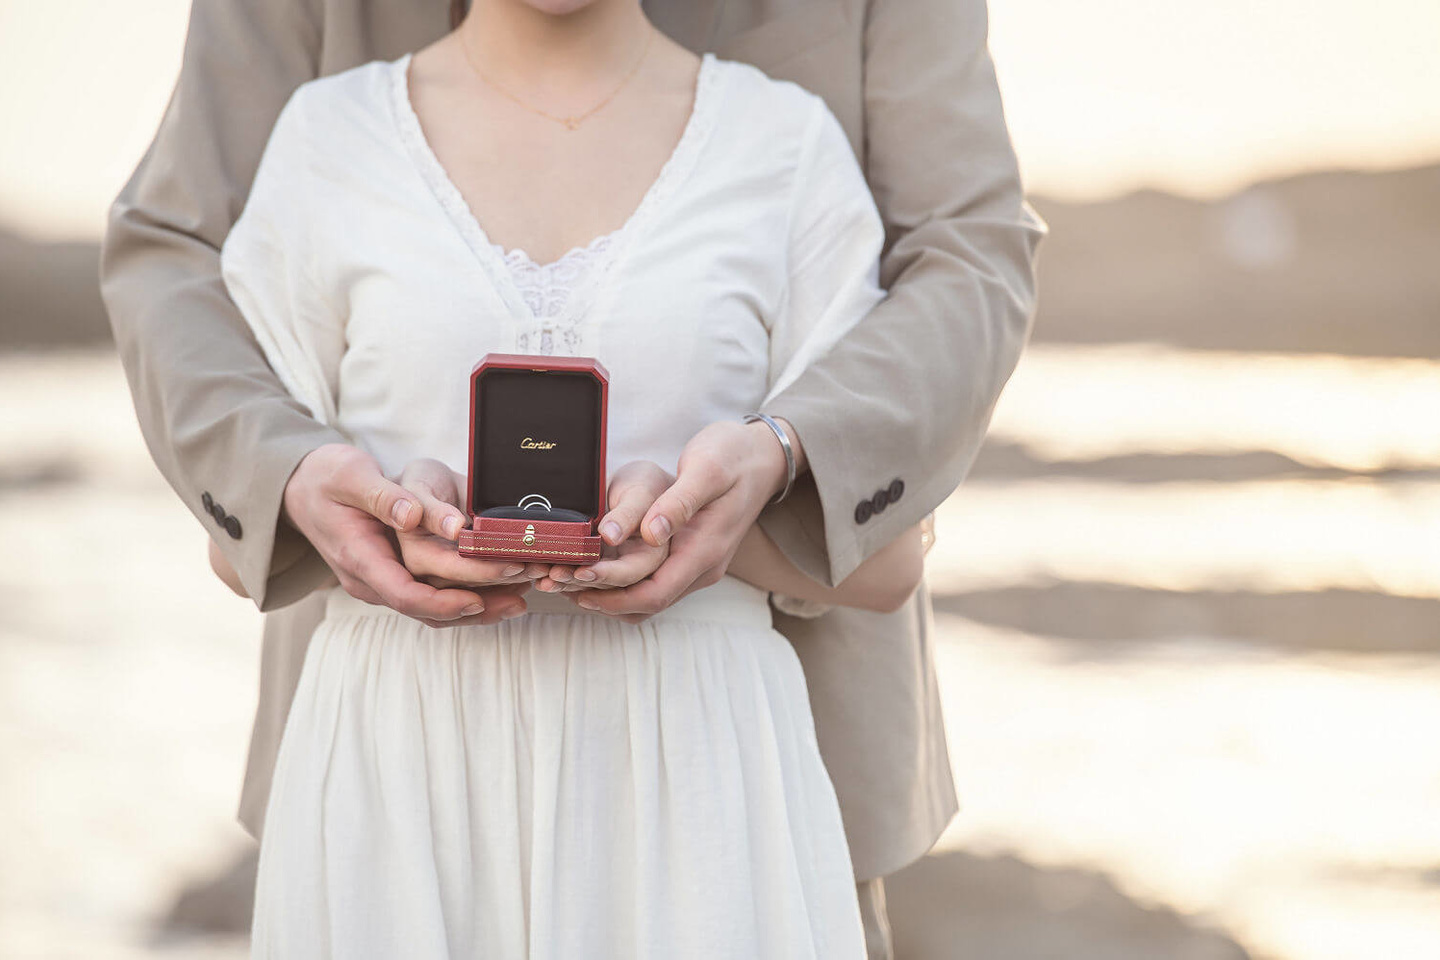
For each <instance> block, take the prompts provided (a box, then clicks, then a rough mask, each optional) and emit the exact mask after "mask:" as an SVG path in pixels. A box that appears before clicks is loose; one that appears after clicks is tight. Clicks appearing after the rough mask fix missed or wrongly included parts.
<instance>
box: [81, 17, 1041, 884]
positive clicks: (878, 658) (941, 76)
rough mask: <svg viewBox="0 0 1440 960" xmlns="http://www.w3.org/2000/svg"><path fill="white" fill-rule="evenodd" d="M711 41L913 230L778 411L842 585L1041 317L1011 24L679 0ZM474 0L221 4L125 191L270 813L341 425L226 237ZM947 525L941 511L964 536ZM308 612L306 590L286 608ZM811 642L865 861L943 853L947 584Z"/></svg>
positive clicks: (147, 373)
mask: <svg viewBox="0 0 1440 960" xmlns="http://www.w3.org/2000/svg"><path fill="white" fill-rule="evenodd" d="M646 10H647V12H648V13H649V15H650V16H651V18H652V19H653V20H654V21H655V23H656V25H657V26H659V27H660V29H662V30H663V31H665V32H666V33H668V34H669V35H670V36H672V37H674V38H675V39H677V40H678V41H680V42H681V43H684V44H685V45H686V46H688V47H690V48H691V49H693V50H696V51H700V50H713V51H715V52H716V53H717V54H718V55H719V56H721V57H725V58H729V59H735V60H744V61H748V62H750V63H753V64H755V65H757V66H759V67H760V68H761V69H763V70H765V71H766V72H767V73H769V74H770V75H771V76H774V77H778V78H783V79H789V80H794V81H796V82H798V83H800V84H801V85H803V86H805V87H807V88H809V89H810V90H812V91H814V92H816V93H818V94H820V95H821V96H823V97H824V98H825V100H826V101H827V102H828V103H829V105H830V108H831V109H832V110H833V111H834V113H835V115H836V116H837V117H839V119H840V121H841V123H842V124H843V125H844V127H845V130H846V132H847V133H848V135H849V137H850V142H851V145H852V146H853V147H854V148H855V151H856V153H857V155H858V156H859V157H860V159H861V161H862V163H863V165H864V168H865V170H866V173H867V177H868V178H869V181H870V185H871V187H872V189H873V190H874V193H875V198H876V201H877V203H878V205H879V208H880V211H881V214H882V215H883V217H884V219H885V221H886V226H887V245H886V255H885V260H884V262H883V265H882V280H883V282H884V285H885V286H886V287H887V288H888V289H889V291H890V295H889V297H888V298H887V299H886V300H885V301H884V302H883V303H882V304H881V305H880V306H879V307H877V308H876V310H875V311H874V313H873V314H872V315H871V316H870V317H869V318H867V320H866V321H865V322H864V323H861V324H860V325H858V326H857V327H856V328H855V330H854V331H853V332H852V333H850V334H849V335H847V337H846V338H845V339H844V340H843V341H841V342H840V343H839V344H838V345H837V346H836V347H835V349H834V350H833V351H832V352H831V353H830V354H829V355H827V356H825V357H824V358H823V359H821V360H820V361H819V362H818V363H817V364H816V365H815V367H814V368H813V369H812V370H810V371H809V372H808V373H807V374H806V375H804V376H802V377H801V378H800V379H799V380H797V381H796V383H795V384H794V385H793V386H792V387H790V388H789V389H788V390H787V391H786V392H785V393H784V394H782V395H781V396H780V397H778V398H777V399H776V400H775V402H774V403H773V404H772V405H771V406H769V407H767V408H766V412H768V413H771V414H774V415H777V416H783V417H786V418H788V419H789V420H790V422H791V423H793V424H794V425H795V426H796V428H797V430H798V431H799V434H800V436H801V437H802V438H803V439H804V442H805V449H806V451H807V454H808V456H809V459H810V463H811V465H812V474H811V476H810V479H807V481H806V482H805V483H804V484H803V485H802V486H801V487H800V488H799V489H798V490H797V493H796V495H794V496H792V497H791V499H790V500H789V501H787V502H786V503H785V504H783V505H781V506H780V507H774V508H770V509H769V510H767V512H766V513H765V514H764V515H763V516H762V518H761V523H762V525H763V526H764V528H765V530H766V531H767V532H768V533H769V534H770V535H771V536H772V537H773V538H774V539H775V541H776V542H777V543H778V544H779V545H780V547H781V548H782V549H783V550H784V551H785V552H786V554H787V555H789V556H790V557H791V559H792V560H793V561H794V562H796V563H797V564H798V565H799V566H800V567H801V568H802V569H804V570H806V571H808V572H809V573H810V574H811V575H812V576H814V577H816V578H817V579H822V580H826V581H829V582H832V583H833V582H837V581H839V580H841V579H843V578H844V577H845V576H846V575H847V574H849V573H850V572H851V571H852V570H853V569H854V568H855V567H856V566H857V565H858V564H859V563H860V562H861V561H862V560H863V559H864V558H865V557H866V556H868V555H869V554H870V553H871V552H872V551H874V550H875V549H876V548H877V547H879V546H881V545H883V544H885V543H887V542H888V541H890V540H891V539H893V538H894V537H895V536H896V535H897V534H898V533H900V532H901V531H902V530H904V529H905V528H907V527H909V526H911V525H912V524H915V523H916V522H918V521H919V520H920V519H921V518H922V517H923V516H924V515H925V514H926V513H928V512H929V511H931V510H933V509H934V508H935V507H936V506H937V505H938V504H939V503H940V501H941V500H943V499H944V498H945V497H946V496H948V495H949V494H950V492H951V491H952V490H954V489H955V487H956V485H957V484H959V482H960V481H961V479H962V478H963V476H964V474H965V472H966V470H967V469H968V468H969V465H970V463H971V461H972V460H973V458H974V455H975V453H976V450H977V449H978V447H979V445H980V441H981V438H982V436H983V434H984V431H985V428H986V426H987V424H988V421H989V417H990V412H991V409H992V407H993V405H994V403H995V400H996V398H997V397H998V395H999V393H1000V390H1001V388H1002V386H1003V385H1004V383H1005V381H1006V379H1007V378H1008V377H1009V376H1010V373H1011V371H1012V370H1013V369H1014V366H1015V363H1016V361H1017V359H1018V357H1019V354H1020V350H1021V348H1022V346H1023V344H1024V342H1025V340H1026V337H1027V336H1028V333H1029V329H1030V323H1031V317H1032V315H1033V307H1034V295H1035V288H1034V275H1033V260H1034V255H1035V250H1036V246H1037V244H1038V242H1039V239H1040V237H1041V236H1042V234H1043V226H1042V225H1041V224H1040V222H1039V220H1038V219H1036V218H1035V217H1034V216H1033V214H1032V213H1031V212H1030V210H1029V209H1028V207H1027V206H1026V205H1025V203H1024V201H1023V198H1022V195H1021V188H1020V181H1019V176H1018V173H1017V170H1016V163H1015V157H1014V154H1013V151H1012V149H1011V145H1010V140H1009V137H1008V134H1007V132H1006V128H1005V120H1004V116H1003V114H1002V112H1001V106H1000V96H999V92H998V89H997V87H996V82H995V76H994V71H993V68H992V66H991V61H990V57H989V54H988V52H987V50H986V46H985V36H986V11H985V6H984V0H653V2H647V4H646ZM449 15H450V2H449V0H195V2H194V5H193V9H192V13H191V22H190V32H189V36H188V38H187V41H186V46H185V57H184V65H183V68H182V71H181V74H180V79H179V82H178V84H177V86H176V88H175V92H174V95H173V98H172V99H171V102H170V105H169V107H168V109H167V110H166V113H165V117H164V120H163V121H162V122H161V125H160V128H159V131H158V132H157V134H156V136H155V141H154V143H153V144H152V145H151V147H150V150H149V152H147V154H146V155H145V158H144V159H143V160H142V161H141V163H140V166H139V167H138V169H137V170H136V171H135V174H134V176H133V177H132V178H131V180H130V182H129V184H128V185H127V186H126V187H125V189H124V191H123V192H122V193H121V195H120V197H119V198H118V199H117V200H116V202H115V205H114V207H113V209H112V212H111V218H110V226H109V231H108V233H107V236H106V242H105V245H104V249H103V259H102V268H101V269H102V288H103V291H104V295H105V301H106V304H107V306H108V308H109V310H110V316H111V322H112V325H113V327H114V332H115V339H116V342H117V344H118V346H119V349H120V354H121V358H122V360H123V362H124V365H125V369H126V372H127V374H128V376H129V380H130V386H131V390H132V393H133V395H134V399H135V406H136V411H137V413H138V415H139V420H140V425H141V429H142V431H143V433H144V435H145V438H146V442H147V443H148V444H149V447H150V451H151V453H152V455H153V456H154V458H155V461H156V463H157V464H158V465H159V467H160V469H161V471H162V472H163V473H164V474H165V476H166V478H167V479H168V480H169V481H170V483H171V484H172V485H173V486H174V487H175V489H176V491H177V492H178V493H179V494H180V495H181V497H183V498H184V500H185V502H186V503H187V504H188V505H189V506H190V508H191V509H192V510H193V511H194V512H195V514H196V516H197V517H198V518H199V519H200V520H201V522H202V523H204V524H205V525H206V527H207V529H208V530H209V531H210V534H211V536H212V537H214V538H215V540H216V541H217V542H218V543H219V545H220V546H221V548H222V549H223V550H224V552H225V554H226V556H227V557H228V559H229V560H230V562H231V563H232V564H233V565H234V566H235V568H236V570H237V571H238V572H239V574H240V577H241V579H242V580H243V581H244V583H245V585H246V586H247V588H248V589H249V592H250V595H251V596H253V597H255V598H257V602H258V604H259V605H260V608H261V609H262V610H266V611H275V612H272V613H271V614H270V616H269V617H268V618H267V622H266V629H265V639H264V646H263V650H262V654H261V684H260V701H259V707H258V709H257V711H256V722H255V731H254V736H253V739H252V742H251V749H250V758H249V765H248V768H247V770H246V777H245V786H244V790H243V793H242V798H241V806H240V819H241V821H242V822H243V823H244V824H245V826H246V827H247V828H248V829H249V830H250V831H251V832H252V833H254V834H256V835H257V836H258V834H259V829H260V826H261V822H262V820H263V815H264V809H265V802H266V797H267V795H268V790H269V785H270V775H271V770H272V766H273V764H274V759H275V753H276V751H277V749H278V746H279V741H280V735H281V732H282V730H283V729H284V724H285V718H286V715H287V713H288V710H289V706H290V700H291V698H292V696H293V693H294V689H295V684H296V681H297V679H298V676H299V672H300V666H301V664H302V663H303V660H304V652H305V646H306V643H307V640H308V638H309V636H310V634H311V631H312V629H313V626H314V624H315V623H316V621H317V619H318V616H319V609H318V605H317V603H316V599H315V597H313V596H311V597H310V598H309V599H306V600H304V602H298V603H297V601H301V600H302V599H303V598H306V597H307V595H310V594H311V593H312V591H314V590H315V588H316V587H317V586H318V585H320V584H321V583H323V582H324V581H325V580H326V579H328V576H329V571H328V570H327V569H326V568H325V566H324V564H323V562H322V561H321V560H320V558H319V556H318V554H316V553H315V552H314V550H313V549H311V548H310V547H309V545H308V544H307V543H306V542H305V541H304V540H303V538H301V537H300V536H299V535H298V534H297V533H296V532H295V531H294V530H293V528H291V527H289V526H288V524H286V523H285V522H284V521H283V519H282V518H281V498H282V493H283V490H284V486H285V483H286V480H287V479H288V478H289V476H290V473H291V472H292V471H293V469H294V467H295V465H296V464H297V463H298V462H299V460H300V459H301V458H302V457H303V456H304V455H305V454H306V453H308V452H309V451H310V450H312V449H314V448H315V447H316V446H318V445H320V444H322V443H330V442H343V438H342V437H340V436H339V435H338V434H336V433H334V432H333V431H331V430H329V429H328V428H326V427H323V426H322V425H320V424H319V423H317V422H315V421H314V420H313V419H311V418H310V417H309V416H308V415H307V414H306V412H305V410H304V408H303V407H301V406H300V405H299V404H298V403H297V402H295V401H294V400H293V399H291V398H290V397H289V396H288V395H287V394H286V393H285V391H284V389H283V388H282V387H281V385H280V384H279V382H278V381H277V380H276V378H275V376H274V374H273V373H272V372H271V371H270V369H269V368H268V367H267V366H266V363H265V359H264V356H263V355H262V353H261V352H260V350H259V349H258V347H257V345H256V344H255V342H254V340H253V339H252V337H251V335H250V333H249V330H248V328H247V327H246V325H245V323H244V321H243V319H242V318H241V317H240V315H239V314H238V312H237V311H236V308H235V307H234V305H233V304H232V303H231V302H230V301H229V299H228V298H227V296H226V293H225V289H224V287H223V285H222V283H221V280H220V273H219V248H220V246H221V244H222V243H223V241H224V239H225V235H226V233H227V232H228V231H229V229H230V226H231V224H232V223H234V221H235V219H236V218H237V216H238V215H239V213H240V210H241V208H242V207H243V205H244V202H245V197H246V193H247V191H248V190H249V186H250V182H251V179H252V177H253V176H254V173H255V168H256V166H257V164H258V162H259V158H260V154H261V151H262V149H263V147H264V145H265V142H266V139H267V137H268V135H269V132H270V128H271V126H272V124H273V123H274V121H275V118H276V116H277V115H278V113H279V111H280V108H281V106H282V105H283V104H284V103H285V101H286V99H287V98H288V97H289V95H290V93H291V92H292V91H293V90H294V89H295V87H296V86H298V85H299V84H300V83H302V82H304V81H306V80H309V79H312V78H314V77H316V76H320V75H325V74H330V73H334V72H337V71H340V70H345V69H348V68H350V67H353V66H356V65H358V64H361V63H365V62H367V61H370V60H374V59H377V58H379V59H393V58H395V57H398V56H399V55H401V54H402V53H404V52H406V51H411V50H416V49H418V48H420V47H422V46H425V45H426V44H428V43H430V42H431V41H433V40H435V39H437V38H438V37H440V36H441V35H443V33H444V32H445V31H446V30H447V29H449ZM942 535H943V531H942ZM282 607H283V608H284V609H283V610H282V609H281V608H282ZM778 620H779V627H780V629H781V630H782V631H783V632H784V633H785V634H786V636H788V637H789V638H790V639H791V640H792V642H793V643H794V644H795V647H796V649H797V650H798V651H799V653H800V657H801V661H802V663H803V664H804V667H805V671H806V677H807V679H808V682H809V687H810V695H811V699H812V704H813V707H814V713H815V720H816V726H817V730H818V734H819V739H820V746H821V750H822V752H823V754H824V757H825V761H826V763H827V766H828V768H829V770H830V774H831V776H832V778H833V779H834V782H835V787H836V790H837V792H838V794H839V797H840V805H841V808H842V811H843V813H844V817H845V824H846V829H847V832H848V834H849V837H850V843H851V851H852V854H853V856H854V862H855V870H856V875H857V878H858V879H862V880H863V879H869V878H871V877H876V876H882V875H884V874H886V873H890V872H892V871H894V870H896V869H898V868H899V867H901V866H904V865H905V864H906V863H909V862H910V861H912V860H914V859H916V858H917V857H919V856H920V855H922V854H923V853H924V852H925V851H926V850H927V849H929V847H930V846H931V844H933V843H934V841H935V839H936V837H937V836H938V835H939V833H940V831H941V830H943V829H944V827H945V825H946V824H947V823H948V822H949V820H950V818H951V817H952V816H953V815H954V812H955V810H956V802H955V794H954V790H953V787H952V783H951V773H950V766H949V762H948V760H947V752H946V745H945V734H944V729H943V726H942V722H941V715H940V706H939V697H938V692H937V689H936V683H935V672H934V664H933V656H932V650H931V643H932V640H931V628H930V613H929V601H928V597H927V596H926V595H925V593H924V591H923V590H922V591H920V592H919V593H918V594H917V596H916V597H915V598H914V600H912V601H911V602H910V603H909V604H908V605H907V606H906V607H905V608H904V609H903V610H901V611H900V612H898V613H895V614H891V615H877V614H870V613H863V612H857V611H850V610H837V611H835V612H832V613H829V614H827V615H825V616H824V617H822V618H820V619H817V620H813V621H800V620H793V619H789V618H786V617H779V618H778Z"/></svg>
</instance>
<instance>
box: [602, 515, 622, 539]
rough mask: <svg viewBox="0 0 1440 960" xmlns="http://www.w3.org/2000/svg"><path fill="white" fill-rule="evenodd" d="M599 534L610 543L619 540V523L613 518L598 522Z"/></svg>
mask: <svg viewBox="0 0 1440 960" xmlns="http://www.w3.org/2000/svg"><path fill="white" fill-rule="evenodd" d="M600 535H601V536H603V537H604V538H605V539H606V540H609V541H610V542H611V543H619V542H620V524H618V523H616V522H615V521H614V520H606V521H605V522H604V523H602V524H600Z"/></svg>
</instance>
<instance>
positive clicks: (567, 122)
mask: <svg viewBox="0 0 1440 960" xmlns="http://www.w3.org/2000/svg"><path fill="white" fill-rule="evenodd" d="M657 32H658V31H656V29H655V28H654V27H651V28H650V32H649V33H648V34H647V35H646V37H645V46H644V47H642V48H641V50H640V56H639V57H637V58H636V60H635V64H634V65H633V66H632V67H631V68H630V72H629V73H627V74H625V77H624V79H623V80H621V81H620V83H619V84H618V85H617V86H616V87H615V89H614V90H611V91H610V93H609V94H607V95H606V97H605V99H603V100H601V101H600V102H599V103H597V104H595V106H593V107H591V108H590V109H589V110H586V111H585V112H584V113H580V114H571V115H570V116H567V117H557V116H556V115H555V114H553V113H547V112H545V111H544V110H541V109H540V108H539V107H533V106H531V105H530V104H528V103H526V102H525V101H524V100H521V99H520V98H519V97H517V96H515V94H513V93H511V92H510V91H509V90H506V89H505V88H504V87H503V86H501V85H500V84H498V83H496V82H495V81H494V80H491V79H490V78H489V77H487V76H485V71H484V70H481V69H480V65H479V64H478V63H476V62H475V58H474V56H472V55H471V53H470V44H468V43H466V42H465V38H464V37H463V36H462V37H461V38H460V49H462V50H464V51H465V59H466V61H468V62H469V64H470V69H472V70H474V71H475V75H476V76H477V77H479V78H480V80H481V81H482V82H483V83H484V84H485V85H486V86H488V87H490V88H491V89H493V90H494V91H495V92H496V93H498V94H500V95H501V96H503V97H505V98H506V99H508V100H510V101H512V102H513V103H515V104H516V105H517V106H520V107H522V108H524V109H526V110H529V111H530V112H531V113H533V114H537V115H538V116H542V117H544V118H545V119H546V120H552V121H554V122H555V123H558V124H560V125H561V126H563V127H564V128H565V129H566V130H578V129H579V128H580V124H582V123H584V122H585V121H586V120H589V119H590V118H591V117H593V116H594V115H595V114H597V113H599V112H600V109H601V108H602V107H604V106H605V105H606V104H607V103H609V102H610V101H611V100H614V99H615V96H616V95H617V94H618V93H619V92H620V91H621V90H624V89H625V85H626V84H627V83H629V82H630V81H631V80H633V79H634V78H635V74H636V73H638V72H639V71H640V64H642V63H644V62H645V55H646V54H648V53H649V52H650V42H651V41H652V40H654V39H655V34H656V33H657Z"/></svg>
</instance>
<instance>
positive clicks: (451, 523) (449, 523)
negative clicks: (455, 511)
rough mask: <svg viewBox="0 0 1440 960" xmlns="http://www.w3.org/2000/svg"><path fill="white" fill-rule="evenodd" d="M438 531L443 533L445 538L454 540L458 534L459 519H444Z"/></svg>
mask: <svg viewBox="0 0 1440 960" xmlns="http://www.w3.org/2000/svg"><path fill="white" fill-rule="evenodd" d="M440 529H442V530H444V531H445V536H447V537H449V538H450V539H451V540H454V539H455V538H456V537H457V536H459V534H460V518H459V517H446V518H445V522H444V523H443V524H441V527H440Z"/></svg>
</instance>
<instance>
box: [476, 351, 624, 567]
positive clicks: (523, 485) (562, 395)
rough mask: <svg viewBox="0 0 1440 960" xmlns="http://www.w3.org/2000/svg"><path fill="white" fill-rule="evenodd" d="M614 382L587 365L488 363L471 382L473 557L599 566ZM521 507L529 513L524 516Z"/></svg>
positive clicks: (508, 358)
mask: <svg viewBox="0 0 1440 960" xmlns="http://www.w3.org/2000/svg"><path fill="white" fill-rule="evenodd" d="M609 390H610V376H609V374H608V373H606V371H605V368H604V367H603V366H601V365H600V362H599V361H598V360H595V359H592V358H590V357H542V356H524V355H520V354H508V353H491V354H487V355H486V356H485V357H484V358H483V359H482V360H481V361H480V362H479V363H477V364H476V365H475V369H474V370H472V371H471V372H470V462H469V483H468V488H467V490H466V497H465V506H466V512H468V513H469V514H470V518H471V523H470V527H469V528H467V529H465V530H462V531H461V532H460V543H459V550H460V553H461V555H463V556H467V557H481V558H485V559H491V560H516V561H522V562H524V561H528V562H533V563H573V564H584V563H594V562H595V561H596V560H599V559H600V550H601V540H600V537H599V536H598V535H596V533H595V525H596V523H598V522H599V520H600V515H601V513H602V512H603V511H602V506H603V504H604V503H605V419H606V417H605V409H606V402H607V400H608V395H609ZM522 503H523V504H524V506H523V507H522V506H521V505H522Z"/></svg>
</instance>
